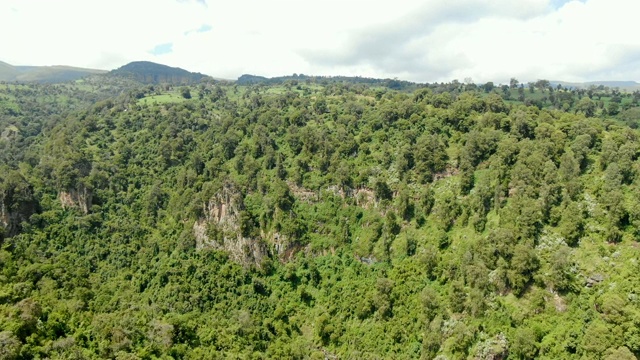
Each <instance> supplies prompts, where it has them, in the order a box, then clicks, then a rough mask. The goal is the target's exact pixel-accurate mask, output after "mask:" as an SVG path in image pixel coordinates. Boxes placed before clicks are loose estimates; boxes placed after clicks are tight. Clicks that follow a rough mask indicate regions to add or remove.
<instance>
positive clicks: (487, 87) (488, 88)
mask: <svg viewBox="0 0 640 360" xmlns="http://www.w3.org/2000/svg"><path fill="white" fill-rule="evenodd" d="M494 87H495V85H493V82H492V81H489V82H487V83H485V84H484V85H483V86H482V88H483V89H484V92H486V93H489V92H491V91H493V88H494Z"/></svg>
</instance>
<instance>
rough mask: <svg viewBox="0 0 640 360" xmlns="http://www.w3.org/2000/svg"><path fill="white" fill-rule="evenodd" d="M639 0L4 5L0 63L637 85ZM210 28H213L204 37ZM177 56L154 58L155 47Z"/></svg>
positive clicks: (17, 0)
mask: <svg viewBox="0 0 640 360" xmlns="http://www.w3.org/2000/svg"><path fill="white" fill-rule="evenodd" d="M639 8H640V5H636V2H635V1H634V0H586V1H577V0H576V1H566V0H521V1H512V0H492V1H490V0H451V1H447V2H442V1H437V0H422V1H421V0H397V1H393V2H389V1H365V0H325V1H319V0H313V1H312V0H262V1H256V0H240V1H234V2H230V1H214V0H209V1H207V2H206V3H203V2H201V1H176V0H136V1H128V0H111V1H103V0H60V1H55V2H53V1H37V0H3V1H2V3H1V4H0V32H1V33H2V34H9V35H10V36H6V35H5V36H3V38H2V40H0V44H1V46H2V47H1V48H2V50H3V51H2V54H1V55H0V60H3V61H7V62H9V63H12V64H16V65H22V64H28V65H53V64H68V65H74V66H85V67H97V68H105V69H111V68H115V67H118V66H121V65H123V64H125V63H127V62H129V61H134V60H150V61H157V62H160V63H165V64H168V65H171V66H180V67H183V68H186V69H189V70H192V71H199V72H203V73H207V74H210V75H213V76H219V77H226V78H235V77H237V76H239V75H241V74H242V73H254V74H260V75H266V76H277V75H284V74H291V73H294V72H296V73H305V74H320V75H330V74H333V75H338V74H344V75H361V76H372V77H399V78H402V79H408V80H415V81H448V80H452V79H464V78H465V77H472V78H473V79H474V80H476V81H478V82H484V81H495V82H506V81H508V79H509V78H510V77H512V76H515V77H517V78H519V79H520V80H521V81H530V80H535V79H538V78H547V79H562V80H566V81H572V80H577V81H580V80H597V79H599V80H602V79H617V80H640V70H637V69H640V67H639V66H637V65H640V64H638V62H640V57H639V56H638V55H640V40H638V39H637V36H636V35H635V32H634V31H633V24H634V23H635V20H636V19H635V14H636V13H637V10H638V9H639ZM203 25H208V26H210V27H211V30H210V31H206V32H198V31H196V30H197V29H199V28H201V27H202V26H203ZM166 43H172V44H173V48H172V50H173V51H172V52H171V53H168V54H163V55H152V54H151V53H150V50H152V49H153V48H155V47H156V46H157V45H159V44H166Z"/></svg>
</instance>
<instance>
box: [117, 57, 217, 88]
mask: <svg viewBox="0 0 640 360" xmlns="http://www.w3.org/2000/svg"><path fill="white" fill-rule="evenodd" d="M109 75H110V76H118V77H126V78H130V79H133V80H136V81H139V82H141V83H144V84H159V83H168V84H175V85H184V84H194V83H198V82H200V81H201V80H203V79H208V78H209V77H208V76H207V75H203V74H200V73H193V72H189V71H187V70H184V69H181V68H177V67H170V66H166V65H162V64H157V63H153V62H149V61H134V62H131V63H129V64H126V65H124V66H122V67H120V68H118V69H116V70H112V71H111V72H109Z"/></svg>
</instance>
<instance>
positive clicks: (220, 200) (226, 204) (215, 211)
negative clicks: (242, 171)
mask: <svg viewBox="0 0 640 360" xmlns="http://www.w3.org/2000/svg"><path fill="white" fill-rule="evenodd" d="M287 186H288V187H289V189H290V190H291V192H292V193H293V195H294V197H295V198H296V200H297V201H304V202H307V203H313V202H315V201H318V198H319V194H318V193H317V192H314V191H312V190H309V189H305V188H302V187H299V186H296V185H295V184H290V183H289V184H287ZM327 191H331V192H333V193H335V194H336V195H338V196H340V197H342V198H343V199H344V198H347V197H352V198H354V199H355V203H356V204H357V205H358V206H361V207H364V208H372V207H375V206H376V200H375V194H374V192H373V190H370V189H366V188H360V189H353V190H352V189H347V190H343V189H341V188H339V187H330V188H328V189H327ZM203 210H204V211H203V214H204V216H203V217H202V218H200V219H198V220H197V221H196V222H195V223H194V224H193V233H194V235H195V238H196V250H202V249H206V248H212V249H216V250H222V251H225V252H227V253H228V254H229V256H230V258H231V259H232V260H234V261H236V262H238V263H241V264H243V265H245V266H247V265H256V266H260V264H261V263H262V261H263V259H264V258H265V257H273V258H277V259H279V260H280V261H285V262H286V261H289V260H291V259H292V258H293V257H294V256H295V254H297V253H298V252H300V251H309V247H308V246H306V247H305V246H304V244H300V243H299V242H298V241H296V240H295V239H291V238H290V237H289V236H287V235H285V234H282V233H280V232H278V231H275V230H270V231H269V230H268V231H264V230H261V231H260V233H259V234H258V233H257V232H255V234H252V235H249V236H247V235H246V234H245V235H243V234H242V225H241V223H242V221H243V216H242V213H243V210H244V203H243V198H242V194H241V193H240V192H239V191H238V190H237V189H236V188H235V187H234V186H233V185H231V184H225V186H224V187H223V188H222V190H220V191H219V192H218V193H216V195H215V196H213V197H212V198H211V199H210V200H209V202H207V203H205V204H203ZM367 260H368V259H367ZM374 261H375V260H374Z"/></svg>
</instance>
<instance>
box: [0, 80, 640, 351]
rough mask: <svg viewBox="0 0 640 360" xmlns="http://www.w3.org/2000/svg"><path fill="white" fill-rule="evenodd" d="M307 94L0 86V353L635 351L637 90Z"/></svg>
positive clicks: (514, 85)
mask: <svg viewBox="0 0 640 360" xmlns="http://www.w3.org/2000/svg"><path fill="white" fill-rule="evenodd" d="M325 80H326V79H322V78H308V79H305V80H304V81H298V80H292V79H287V80H283V81H282V82H279V83H273V84H271V83H260V84H255V85H248V86H244V85H238V84H226V83H219V82H215V81H213V80H206V81H204V82H201V83H199V84H197V85H190V86H185V87H180V88H174V87H173V85H171V84H162V85H141V84H139V83H137V84H136V83H134V82H131V81H127V80H125V79H121V78H119V77H96V78H88V79H86V80H83V81H82V82H77V83H71V84H57V85H36V84H29V85H19V84H3V85H0V132H1V134H2V136H1V137H0V156H1V163H0V166H1V169H0V226H1V228H0V242H1V243H2V248H1V250H0V264H1V265H0V358H6V359H36V358H50V359H58V358H59V359H69V358H72V359H73V358H77V359H84V358H90V359H91V358H96V359H98V358H115V359H138V358H139V359H161V358H162V359H167V358H176V359H202V358H257V359H260V358H265V359H267V358H269V359H270V358H296V359H297V358H299V359H302V358H320V359H323V358H330V359H331V358H363V359H374V358H394V359H402V358H406V359H409V358H424V359H432V358H439V359H467V358H470V359H500V358H510V359H511V358H513V359H530V358H542V359H571V358H603V359H604V358H606V359H609V358H623V359H627V358H628V359H633V358H634V357H635V356H638V355H640V330H639V329H640V312H639V310H638V309H640V306H639V305H640V304H639V301H640V300H639V299H638V293H637V292H638V289H640V279H639V278H638V276H637V274H638V272H639V271H640V264H639V263H638V258H637V254H638V251H637V247H638V242H637V241H636V239H637V237H638V235H639V232H640V197H639V196H638V194H640V189H639V185H638V177H639V176H640V175H639V174H638V172H639V171H640V168H639V164H640V163H639V162H638V155H639V150H640V136H639V135H640V133H639V132H638V130H635V129H634V127H636V124H637V121H638V117H635V116H634V115H633V114H637V113H638V111H637V110H638V108H636V105H637V103H638V101H637V99H638V97H639V96H637V94H635V93H625V92H619V91H617V90H615V89H609V88H604V87H603V88H601V89H598V88H593V89H586V90H576V89H574V90H572V89H565V88H557V87H556V88H553V87H551V85H550V84H548V82H544V81H543V82H540V84H538V85H539V86H536V85H535V84H534V86H532V87H531V88H530V89H531V90H529V89H528V88H524V87H521V86H520V85H519V83H518V82H517V80H515V79H513V80H515V81H512V82H511V83H510V85H507V86H506V88H505V87H504V86H500V85H494V84H491V85H485V86H476V85H474V84H471V83H468V84H462V83H459V82H453V83H449V84H423V85H418V84H413V85H411V87H409V88H406V89H405V91H397V90H393V89H391V88H389V86H384V85H381V84H366V83H353V82H346V81H338V80H334V81H325ZM161 97H162V99H167V98H171V99H172V100H171V101H161V100H159V99H160V98H161ZM153 99H156V101H153ZM145 100H147V101H145ZM174 100H175V101H174ZM611 103H615V104H618V105H619V108H618V113H616V114H615V115H614V114H613V112H612V111H610V109H609V104H611Z"/></svg>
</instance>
